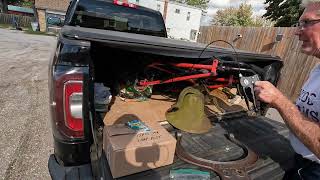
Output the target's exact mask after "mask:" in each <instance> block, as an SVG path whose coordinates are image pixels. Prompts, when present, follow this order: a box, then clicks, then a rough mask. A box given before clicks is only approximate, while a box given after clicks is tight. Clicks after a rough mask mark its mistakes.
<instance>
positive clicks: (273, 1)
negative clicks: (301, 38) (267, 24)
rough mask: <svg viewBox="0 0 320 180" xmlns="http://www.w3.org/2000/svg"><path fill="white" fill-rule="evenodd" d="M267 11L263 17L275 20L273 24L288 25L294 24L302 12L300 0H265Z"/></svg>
mask: <svg viewBox="0 0 320 180" xmlns="http://www.w3.org/2000/svg"><path fill="white" fill-rule="evenodd" d="M264 4H266V5H267V7H266V10H267V12H266V13H265V14H264V15H263V17H265V18H267V19H269V20H272V21H275V22H276V23H275V25H274V26H282V27H290V26H292V25H294V24H296V23H297V22H298V20H299V17H300V16H301V14H302V13H303V8H302V7H301V6H300V4H301V0H266V1H265V2H264Z"/></svg>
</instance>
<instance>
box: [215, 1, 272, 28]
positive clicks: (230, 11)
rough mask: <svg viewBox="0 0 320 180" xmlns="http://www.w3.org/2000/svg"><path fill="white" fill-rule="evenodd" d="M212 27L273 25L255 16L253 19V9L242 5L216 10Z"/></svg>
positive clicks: (247, 5)
mask: <svg viewBox="0 0 320 180" xmlns="http://www.w3.org/2000/svg"><path fill="white" fill-rule="evenodd" d="M213 24H214V25H220V26H253V27H261V26H264V27H268V26H272V25H273V23H272V22H271V21H270V20H266V19H265V18H262V17H259V16H256V17H253V8H252V6H251V5H249V4H246V3H242V4H240V6H239V7H237V8H235V7H229V8H226V9H222V10H218V11H217V13H216V15H215V16H214V18H213Z"/></svg>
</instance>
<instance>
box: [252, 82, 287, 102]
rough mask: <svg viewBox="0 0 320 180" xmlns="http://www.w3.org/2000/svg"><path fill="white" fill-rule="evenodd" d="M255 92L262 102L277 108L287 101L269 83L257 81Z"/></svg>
mask: <svg viewBox="0 0 320 180" xmlns="http://www.w3.org/2000/svg"><path fill="white" fill-rule="evenodd" d="M254 91H255V93H256V96H257V97H258V99H260V100H261V101H263V102H265V103H268V104H270V105H271V106H273V107H276V106H277V105H279V104H280V103H281V100H283V99H285V96H284V95H283V94H282V93H281V92H280V91H279V90H278V89H277V88H276V87H274V85H273V84H271V83H270V82H269V81H257V82H256V83H255V87H254Z"/></svg>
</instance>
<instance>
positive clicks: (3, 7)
mask: <svg viewBox="0 0 320 180" xmlns="http://www.w3.org/2000/svg"><path fill="white" fill-rule="evenodd" d="M0 12H1V13H7V12H8V2H7V0H0Z"/></svg>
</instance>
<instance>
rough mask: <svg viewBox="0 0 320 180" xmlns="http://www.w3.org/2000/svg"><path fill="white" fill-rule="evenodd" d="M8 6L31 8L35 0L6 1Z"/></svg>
mask: <svg viewBox="0 0 320 180" xmlns="http://www.w3.org/2000/svg"><path fill="white" fill-rule="evenodd" d="M7 1H8V4H11V5H14V6H22V7H28V8H32V7H33V5H34V1H35V0H7Z"/></svg>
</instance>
